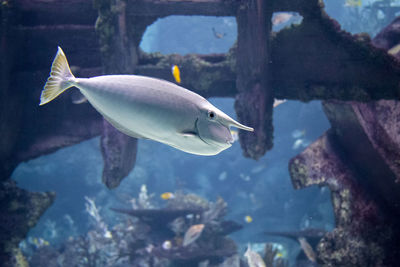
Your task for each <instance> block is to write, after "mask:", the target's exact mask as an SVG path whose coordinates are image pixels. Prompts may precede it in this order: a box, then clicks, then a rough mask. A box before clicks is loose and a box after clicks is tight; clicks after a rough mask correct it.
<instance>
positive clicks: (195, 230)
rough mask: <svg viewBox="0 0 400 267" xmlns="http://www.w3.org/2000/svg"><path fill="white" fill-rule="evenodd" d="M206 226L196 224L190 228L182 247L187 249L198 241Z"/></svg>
mask: <svg viewBox="0 0 400 267" xmlns="http://www.w3.org/2000/svg"><path fill="white" fill-rule="evenodd" d="M203 229H204V224H195V225H192V226H190V228H189V229H188V230H187V231H186V233H185V236H184V237H183V244H182V246H184V247H186V246H188V245H190V244H192V243H193V242H194V241H196V240H197V239H198V238H199V237H200V235H201V233H202V232H203Z"/></svg>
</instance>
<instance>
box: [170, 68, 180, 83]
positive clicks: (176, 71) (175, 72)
mask: <svg viewBox="0 0 400 267" xmlns="http://www.w3.org/2000/svg"><path fill="white" fill-rule="evenodd" d="M171 71H172V76H174V78H175V81H176V82H177V83H181V71H180V70H179V68H178V66H177V65H173V66H172V69H171Z"/></svg>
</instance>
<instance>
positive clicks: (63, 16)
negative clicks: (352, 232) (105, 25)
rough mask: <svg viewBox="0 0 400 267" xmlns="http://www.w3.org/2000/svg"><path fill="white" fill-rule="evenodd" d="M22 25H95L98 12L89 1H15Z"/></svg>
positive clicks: (14, 4)
mask: <svg viewBox="0 0 400 267" xmlns="http://www.w3.org/2000/svg"><path fill="white" fill-rule="evenodd" d="M9 2H11V5H12V6H13V8H15V9H16V11H17V12H18V13H19V16H20V17H21V18H23V19H21V21H20V24H21V25H55V24H86V25H94V23H95V22H96V18H97V11H96V10H95V9H94V7H93V1H88V0H13V1H9Z"/></svg>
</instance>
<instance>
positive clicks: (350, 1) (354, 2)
mask: <svg viewBox="0 0 400 267" xmlns="http://www.w3.org/2000/svg"><path fill="white" fill-rule="evenodd" d="M344 6H346V7H360V6H362V3H361V0H346V2H345V4H344Z"/></svg>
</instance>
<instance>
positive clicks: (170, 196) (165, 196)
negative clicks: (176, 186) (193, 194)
mask: <svg viewBox="0 0 400 267" xmlns="http://www.w3.org/2000/svg"><path fill="white" fill-rule="evenodd" d="M160 197H161V198H162V199H164V200H168V199H173V198H174V197H175V195H174V193H171V192H165V193H162V194H161V195H160Z"/></svg>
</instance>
